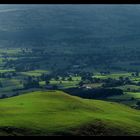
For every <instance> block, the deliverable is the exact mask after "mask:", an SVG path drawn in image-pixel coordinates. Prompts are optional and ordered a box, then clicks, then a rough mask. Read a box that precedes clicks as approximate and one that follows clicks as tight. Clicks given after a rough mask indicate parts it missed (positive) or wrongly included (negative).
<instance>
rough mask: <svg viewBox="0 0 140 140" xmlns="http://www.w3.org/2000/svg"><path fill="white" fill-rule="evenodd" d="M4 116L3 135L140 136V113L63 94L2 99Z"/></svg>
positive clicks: (0, 131)
mask: <svg viewBox="0 0 140 140" xmlns="http://www.w3.org/2000/svg"><path fill="white" fill-rule="evenodd" d="M0 116H1V119H0V135H109V134H111V135H140V112H139V111H137V110H133V109H130V108H129V107H126V106H124V105H119V104H117V103H111V102H105V101H98V100H87V99H81V98H78V97H73V96H70V95H67V94H65V93H63V92H61V91H48V92H46V91H39V92H32V93H29V94H26V95H21V96H17V97H13V98H8V99H1V100H0ZM112 130H113V131H112Z"/></svg>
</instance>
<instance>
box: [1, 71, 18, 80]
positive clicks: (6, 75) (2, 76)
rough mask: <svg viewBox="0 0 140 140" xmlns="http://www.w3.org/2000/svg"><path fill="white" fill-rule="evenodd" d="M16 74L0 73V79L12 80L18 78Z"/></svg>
mask: <svg viewBox="0 0 140 140" xmlns="http://www.w3.org/2000/svg"><path fill="white" fill-rule="evenodd" d="M16 75H17V74H16V72H5V73H0V78H9V79H11V78H12V77H13V76H16Z"/></svg>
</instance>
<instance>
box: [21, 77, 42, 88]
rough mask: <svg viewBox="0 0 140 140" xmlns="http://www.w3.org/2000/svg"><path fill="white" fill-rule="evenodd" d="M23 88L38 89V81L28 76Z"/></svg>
mask: <svg viewBox="0 0 140 140" xmlns="http://www.w3.org/2000/svg"><path fill="white" fill-rule="evenodd" d="M23 86H24V89H29V88H39V87H40V86H39V80H38V79H35V78H33V77H31V76H29V77H28V78H27V80H26V82H25V83H24V84H23Z"/></svg>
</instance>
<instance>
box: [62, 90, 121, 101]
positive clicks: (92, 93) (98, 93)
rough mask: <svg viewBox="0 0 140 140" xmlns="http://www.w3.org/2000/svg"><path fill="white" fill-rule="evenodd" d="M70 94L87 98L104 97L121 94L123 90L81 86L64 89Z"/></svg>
mask: <svg viewBox="0 0 140 140" xmlns="http://www.w3.org/2000/svg"><path fill="white" fill-rule="evenodd" d="M64 91H65V92H66V93H69V94H70V95H74V96H79V97H82V98H87V99H105V98H107V97H109V96H114V95H122V94H123V90H121V89H115V88H114V89H113V88H112V89H107V88H98V89H87V90H85V89H83V88H69V89H65V90H64Z"/></svg>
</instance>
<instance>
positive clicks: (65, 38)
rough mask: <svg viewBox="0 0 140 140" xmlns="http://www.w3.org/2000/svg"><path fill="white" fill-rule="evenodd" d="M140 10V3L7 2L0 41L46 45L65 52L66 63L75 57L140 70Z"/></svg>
mask: <svg viewBox="0 0 140 140" xmlns="http://www.w3.org/2000/svg"><path fill="white" fill-rule="evenodd" d="M139 15H140V6H139V5H13V6H11V5H4V6H0V19H1V20H0V47H23V48H24V47H26V48H42V49H47V51H48V53H49V54H51V55H52V53H50V52H55V53H56V54H55V56H56V55H59V57H60V59H61V57H63V56H65V55H66V57H67V58H68V63H69V61H71V58H70V57H72V58H74V60H73V61H75V63H78V64H79V63H80V64H81V62H79V61H80V60H81V61H82V62H83V63H84V64H87V65H88V67H92V68H93V67H96V66H97V67H100V66H102V68H106V69H107V68H108V69H119V70H121V69H122V70H136V69H138V70H139V69H140V67H139V66H137V65H135V64H136V63H137V62H138V61H139V58H140V57H139V53H140V50H139V44H140V27H139V25H140V18H139ZM71 55H72V56H71ZM77 55H78V56H79V57H80V58H81V59H80V60H78V59H77V57H76V56H77ZM55 56H52V58H53V59H54V61H55V62H54V63H57V60H58V57H55ZM82 56H83V58H82ZM79 57H78V58H79ZM66 63H67V62H66ZM133 64H134V65H133ZM103 65H104V66H103Z"/></svg>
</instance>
